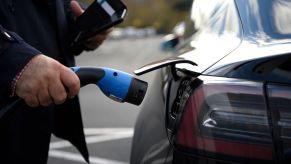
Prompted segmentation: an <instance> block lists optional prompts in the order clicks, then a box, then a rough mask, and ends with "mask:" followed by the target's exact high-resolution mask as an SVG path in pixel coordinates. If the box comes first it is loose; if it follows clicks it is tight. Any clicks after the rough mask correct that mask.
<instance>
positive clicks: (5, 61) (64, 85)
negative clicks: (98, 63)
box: [0, 0, 111, 164]
mask: <svg viewBox="0 0 291 164" xmlns="http://www.w3.org/2000/svg"><path fill="white" fill-rule="evenodd" d="M81 14H82V9H81V8H80V6H79V5H78V3H77V2H76V1H72V2H71V0H1V3H0V70H1V74H0V75H1V78H0V85H1V87H0V112H1V111H5V110H4V109H9V110H8V111H7V112H6V113H5V114H4V115H3V116H1V118H0V163H5V164H10V163H11V164H14V163H15V164H16V163H17V164H19V163H30V164H34V163H35V164H42V163H46V162H47V158H48V149H49V143H50V137H51V134H52V133H53V134H55V135H56V136H58V137H61V138H63V139H66V140H68V141H70V142H71V143H72V144H74V145H75V146H76V147H77V148H78V150H79V151H80V152H81V154H82V155H83V156H84V158H85V160H86V161H87V162H88V151H87V147H86V143H85V138H84V132H83V124H82V118H81V112H80V105H79V100H78V97H77V94H78V91H79V89H80V81H79V79H78V77H77V76H76V75H75V74H74V72H72V71H71V70H70V69H69V68H68V67H70V66H74V65H75V60H74V56H75V55H78V54H80V53H81V52H82V51H83V50H84V49H85V50H94V49H95V48H97V47H98V46H99V45H100V44H101V43H102V42H103V41H104V39H105V38H106V36H107V35H108V33H109V32H110V31H111V30H110V29H109V30H107V31H105V32H103V33H101V34H99V35H96V36H94V37H92V38H90V39H89V40H88V42H86V43H84V45H82V46H79V47H71V46H70V43H71V40H72V28H71V27H72V26H73V25H74V21H75V18H76V17H77V16H79V15H81ZM19 98H21V99H23V100H24V101H23V102H25V103H17V104H14V105H11V104H13V103H14V102H15V100H17V99H19Z"/></svg>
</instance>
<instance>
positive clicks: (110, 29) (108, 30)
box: [100, 27, 114, 35]
mask: <svg viewBox="0 0 291 164" xmlns="http://www.w3.org/2000/svg"><path fill="white" fill-rule="evenodd" d="M113 30H114V27H111V28H109V29H107V30H105V31H102V32H101V33H100V34H101V35H108V34H109V33H111V32H112V31H113Z"/></svg>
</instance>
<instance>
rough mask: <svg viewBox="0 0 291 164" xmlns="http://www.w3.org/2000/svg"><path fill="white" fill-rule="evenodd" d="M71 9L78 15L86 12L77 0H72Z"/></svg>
mask: <svg viewBox="0 0 291 164" xmlns="http://www.w3.org/2000/svg"><path fill="white" fill-rule="evenodd" d="M71 9H72V11H73V13H74V14H75V16H76V17H79V16H80V15H82V13H83V12H84V10H83V9H82V8H81V6H80V5H79V3H78V2H77V1H75V0H72V1H71Z"/></svg>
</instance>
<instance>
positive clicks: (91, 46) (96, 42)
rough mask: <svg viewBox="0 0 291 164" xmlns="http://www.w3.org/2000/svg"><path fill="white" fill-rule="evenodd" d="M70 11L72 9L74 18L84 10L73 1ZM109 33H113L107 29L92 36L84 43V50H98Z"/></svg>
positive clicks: (111, 29)
mask: <svg viewBox="0 0 291 164" xmlns="http://www.w3.org/2000/svg"><path fill="white" fill-rule="evenodd" d="M71 9H72V12H73V13H74V14H75V16H76V18H77V17H79V16H80V15H82V14H83V12H84V10H83V9H82V8H81V6H80V5H79V3H78V2H77V1H75V0H72V1H71ZM111 31H113V28H109V29H107V30H105V31H103V32H101V33H99V34H97V35H95V36H93V37H92V38H90V39H88V40H87V42H86V43H85V46H86V49H87V50H95V49H96V48H98V47H99V46H100V45H101V44H102V43H103V42H104V40H105V39H106V38H107V36H108V34H109V33H110V32H111Z"/></svg>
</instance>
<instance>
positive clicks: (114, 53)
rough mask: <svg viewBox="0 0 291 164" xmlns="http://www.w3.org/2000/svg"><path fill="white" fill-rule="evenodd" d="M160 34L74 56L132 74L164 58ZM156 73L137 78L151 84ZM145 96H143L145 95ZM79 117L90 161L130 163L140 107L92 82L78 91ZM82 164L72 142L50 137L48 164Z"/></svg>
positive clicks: (85, 62)
mask: <svg viewBox="0 0 291 164" xmlns="http://www.w3.org/2000/svg"><path fill="white" fill-rule="evenodd" d="M160 40H161V37H159V36H157V37H151V38H143V39H121V40H107V41H105V43H104V44H103V45H102V46H101V47H100V48H99V49H98V50H96V51H93V52H84V53H83V54H81V55H80V56H78V57H77V65H79V66H96V67H110V68H114V69H118V70H121V71H125V72H128V73H132V72H133V70H135V69H137V68H139V67H141V66H142V65H144V64H147V63H149V62H152V61H155V60H158V59H162V58H165V55H164V54H163V53H162V52H161V51H160V50H159V44H160ZM154 73H155V72H152V73H148V74H146V75H143V76H141V77H139V78H140V79H142V80H145V81H147V82H148V83H149V87H150V86H151V82H152V77H153V76H154ZM147 96H149V95H146V97H145V98H147ZM80 100H81V107H82V117H83V121H84V127H85V134H86V141H87V145H88V148H89V152H90V161H91V163H92V164H97V163H98V164H124V163H129V155H130V148H131V139H132V135H133V127H134V123H135V120H136V117H137V115H138V113H139V108H140V107H141V106H142V104H141V106H139V107H138V106H134V105H131V104H127V103H118V102H114V101H112V100H111V99H109V98H107V97H106V96H105V95H103V94H102V93H101V91H100V90H99V88H97V87H96V86H94V85H89V86H85V87H83V88H82V89H81V91H80ZM82 163H85V162H84V160H83V159H82V157H81V156H80V154H79V153H78V152H77V151H76V149H75V148H74V147H72V145H71V144H69V143H67V142H65V141H63V140H60V139H57V138H54V137H53V138H52V141H51V145H50V152H49V160H48V164H82Z"/></svg>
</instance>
